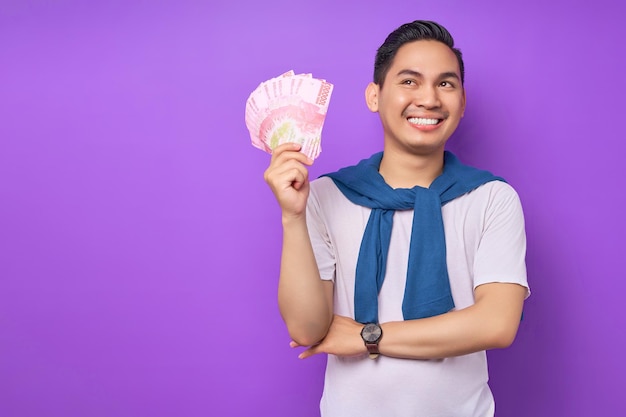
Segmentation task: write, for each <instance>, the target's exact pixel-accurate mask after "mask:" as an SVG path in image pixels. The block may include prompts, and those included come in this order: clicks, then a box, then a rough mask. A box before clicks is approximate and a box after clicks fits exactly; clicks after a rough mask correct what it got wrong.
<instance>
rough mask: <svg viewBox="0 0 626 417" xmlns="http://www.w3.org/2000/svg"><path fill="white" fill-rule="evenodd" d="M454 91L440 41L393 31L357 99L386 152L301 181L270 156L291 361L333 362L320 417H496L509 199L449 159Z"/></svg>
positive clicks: (417, 28)
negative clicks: (373, 116)
mask: <svg viewBox="0 0 626 417" xmlns="http://www.w3.org/2000/svg"><path fill="white" fill-rule="evenodd" d="M463 83H464V65H463V60H462V56H461V53H460V51H459V50H458V49H456V48H455V47H454V42H453V39H452V37H451V36H450V34H449V33H448V31H447V30H446V29H445V28H443V27H442V26H440V25H438V24H437V23H434V22H430V21H415V22H412V23H408V24H405V25H402V26H401V27H399V28H398V29H396V30H395V31H394V32H392V33H391V34H390V35H389V36H388V37H387V39H386V40H385V42H384V43H383V45H382V46H381V47H380V48H379V49H378V52H377V55H376V61H375V68H374V81H373V82H372V83H370V84H369V85H368V86H367V88H366V91H365V98H366V102H367V106H368V108H369V109H370V110H371V111H373V112H377V113H378V114H379V116H380V120H381V123H382V126H383V131H384V138H383V152H380V153H377V154H375V155H373V156H372V157H371V158H368V159H366V160H363V161H361V162H359V163H358V164H357V165H354V166H351V167H347V168H344V169H341V170H339V171H337V172H335V173H331V174H328V175H326V176H323V177H321V178H319V179H317V180H315V181H311V182H309V180H308V170H307V168H306V166H308V165H311V164H312V162H313V161H311V160H310V159H308V158H307V157H305V156H304V155H303V154H302V153H300V152H298V151H299V146H298V145H295V144H285V145H282V146H280V147H278V148H277V149H276V150H275V151H274V153H273V155H272V161H271V163H270V166H269V168H268V169H267V170H266V172H265V179H266V181H267V183H268V184H269V186H270V187H271V189H272V191H273V192H274V194H275V196H276V198H277V200H278V202H279V204H280V207H281V210H282V223H283V252H282V260H281V272H280V280H279V294H278V301H279V307H280V311H281V314H282V316H283V319H284V320H285V323H286V325H287V328H288V330H289V334H290V336H291V337H292V339H293V340H292V342H291V345H292V346H293V347H299V346H302V347H306V349H305V350H304V351H302V352H301V353H300V357H301V358H307V357H310V356H312V355H315V354H318V353H326V354H328V364H327V369H326V378H325V386H324V393H323V396H322V401H321V405H320V407H321V412H322V416H324V417H335V416H341V417H345V416H357V415H358V416H360V417H368V416H372V417H374V416H398V417H403V416H406V417H409V416H410V417H416V416H424V417H433V416H463V417H488V416H489V417H490V416H493V415H494V410H495V405H494V399H493V396H492V394H491V390H490V389H489V386H488V383H487V382H488V373H487V359H486V353H485V351H486V350H488V349H494V348H504V347H507V346H509V345H510V344H511V343H512V342H513V340H514V338H515V335H516V333H517V328H518V325H519V321H520V316H521V312H522V306H523V303H524V299H525V298H526V297H527V296H528V294H529V289H528V284H527V279H526V267H525V251H526V238H525V231H524V218H523V213H522V208H521V204H520V201H519V198H518V196H517V193H516V192H515V191H514V190H513V188H512V187H511V186H509V185H508V184H507V183H506V182H504V180H502V178H499V177H496V176H494V175H492V174H491V173H489V172H487V171H482V170H478V169H475V168H472V167H469V166H466V165H463V164H462V163H461V162H460V161H459V160H458V159H457V158H456V157H455V156H454V155H453V154H451V153H450V152H447V151H445V144H446V142H447V140H448V139H449V138H450V136H451V135H452V133H453V132H454V131H455V130H456V128H457V126H458V124H459V122H460V120H461V118H462V117H463V112H464V110H465V103H466V102H465V89H464V86H463Z"/></svg>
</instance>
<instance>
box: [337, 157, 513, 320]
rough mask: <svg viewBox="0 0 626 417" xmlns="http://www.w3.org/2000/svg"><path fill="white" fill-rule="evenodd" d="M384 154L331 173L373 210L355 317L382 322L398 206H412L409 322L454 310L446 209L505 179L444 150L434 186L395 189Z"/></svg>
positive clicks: (361, 260)
mask: <svg viewBox="0 0 626 417" xmlns="http://www.w3.org/2000/svg"><path fill="white" fill-rule="evenodd" d="M382 157H383V153H382V152H380V153H376V154H374V155H372V156H371V157H370V158H368V159H364V160H362V161H361V162H359V163H358V164H357V165H354V166H350V167H346V168H342V169H340V170H339V171H337V172H334V173H330V174H326V175H325V176H328V177H330V178H331V179H332V180H333V181H334V183H335V185H336V186H337V187H338V188H339V190H340V191H341V192H342V193H343V194H344V195H345V197H346V198H347V199H348V200H350V201H351V202H352V203H354V204H357V205H360V206H365V207H369V208H371V209H372V210H371V213H370V217H369V220H368V222H367V226H366V227H365V232H364V234H363V238H362V240H361V248H360V251H359V257H358V261H357V266H356V279H355V291H354V313H355V320H356V321H358V322H360V323H378V293H379V292H380V289H381V287H382V285H383V280H384V279H385V271H386V268H387V254H388V251H389V242H390V240H391V229H392V227H393V215H394V213H395V211H397V210H413V225H412V231H411V242H410V245H409V261H408V270H407V276H406V287H405V291H404V299H403V301H402V314H403V316H404V319H405V320H410V319H419V318H426V317H432V316H436V315H439V314H443V313H446V312H448V311H450V310H452V309H453V308H454V300H453V299H452V292H451V290H450V280H449V278H448V268H447V265H446V242H445V234H444V227H443V218H442V215H441V207H442V206H443V205H444V204H446V203H448V202H450V201H452V200H454V199H455V198H457V197H460V196H462V195H464V194H467V193H469V192H470V191H472V190H474V189H476V188H478V187H479V186H481V185H483V184H485V183H487V182H490V181H496V180H498V181H504V179H502V178H500V177H496V176H494V175H493V174H491V173H490V172H488V171H483V170H479V169H476V168H473V167H470V166H467V165H463V164H462V163H461V162H460V161H459V160H458V159H457V157H456V156H454V155H453V154H452V153H451V152H448V151H446V152H445V153H444V166H443V173H442V174H441V175H440V176H438V177H437V178H435V180H434V181H433V182H432V184H431V185H430V187H429V188H424V187H419V186H416V187H413V188H410V189H409V188H397V189H393V188H391V187H390V186H389V185H387V183H386V182H385V180H384V179H383V177H382V176H381V175H380V174H379V172H378V169H379V167H380V162H381V160H382Z"/></svg>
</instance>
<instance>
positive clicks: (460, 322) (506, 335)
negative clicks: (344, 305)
mask: <svg viewBox="0 0 626 417" xmlns="http://www.w3.org/2000/svg"><path fill="white" fill-rule="evenodd" d="M526 292H527V289H526V288H525V287H523V286H521V285H518V284H505V283H490V284H483V285H481V286H479V287H477V288H476V290H475V300H476V302H475V304H473V305H472V306H470V307H467V308H464V309H462V310H456V311H451V312H449V313H445V314H442V315H439V316H435V317H430V318H426V319H417V320H406V321H394V322H387V323H383V324H381V327H382V329H383V337H382V339H381V341H380V345H379V349H380V352H381V354H382V355H384V356H391V357H396V358H406V359H440V358H447V357H452V356H460V355H465V354H469V353H473V352H478V351H482V350H488V349H497V348H505V347H508V346H510V345H511V343H513V340H514V339H515V335H516V334H517V329H518V327H519V322H520V318H521V314H522V306H523V303H524V299H525V297H526ZM362 328H363V324H361V323H358V322H356V321H354V320H352V319H351V318H348V317H340V316H335V318H334V320H333V321H332V325H331V328H330V330H329V332H328V335H327V336H326V338H325V339H324V340H323V341H322V342H321V343H320V344H319V345H316V346H312V347H310V348H308V349H307V350H306V351H304V352H302V353H301V355H300V358H307V357H309V356H312V355H315V354H317V353H329V354H334V355H340V356H355V355H362V354H366V353H367V350H366V349H365V345H364V343H363V341H362V339H361V336H360V331H361V329H362ZM298 345H300V346H304V344H301V343H300V344H298V343H295V344H293V345H292V346H298Z"/></svg>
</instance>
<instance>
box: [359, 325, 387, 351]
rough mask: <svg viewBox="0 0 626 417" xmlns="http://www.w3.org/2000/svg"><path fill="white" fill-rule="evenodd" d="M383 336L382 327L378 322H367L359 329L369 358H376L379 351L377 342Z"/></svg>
mask: <svg viewBox="0 0 626 417" xmlns="http://www.w3.org/2000/svg"><path fill="white" fill-rule="evenodd" d="M382 337H383V329H381V328H380V326H379V325H378V324H375V323H367V324H366V325H365V326H364V327H363V329H361V338H362V339H363V342H365V347H366V348H367V351H368V352H369V355H370V359H376V358H377V357H378V355H380V352H379V351H378V342H380V339H382Z"/></svg>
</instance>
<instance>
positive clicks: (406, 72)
mask: <svg viewBox="0 0 626 417" xmlns="http://www.w3.org/2000/svg"><path fill="white" fill-rule="evenodd" d="M401 75H408V76H410V77H415V78H423V77H424V76H423V75H422V73H421V72H419V71H415V70H412V69H403V70H400V72H398V74H396V76H401ZM438 78H439V79H440V80H443V79H446V78H454V79H456V80H459V76H458V74H457V73H456V72H454V71H447V72H442V73H441V74H439V77H438Z"/></svg>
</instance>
